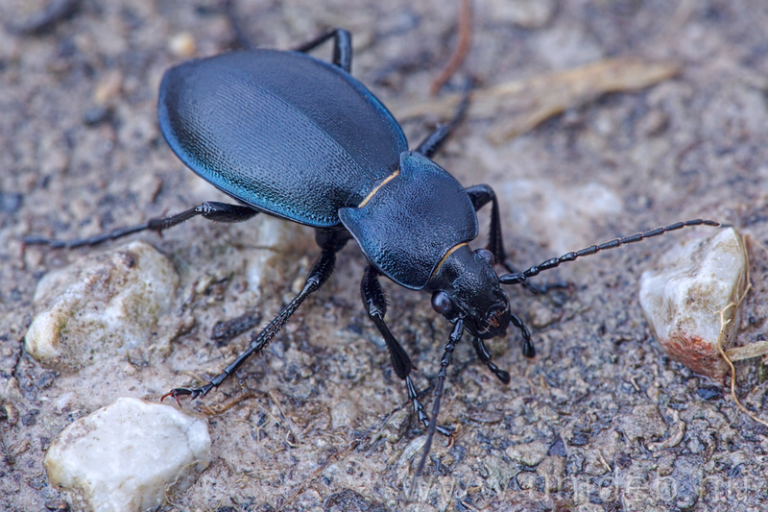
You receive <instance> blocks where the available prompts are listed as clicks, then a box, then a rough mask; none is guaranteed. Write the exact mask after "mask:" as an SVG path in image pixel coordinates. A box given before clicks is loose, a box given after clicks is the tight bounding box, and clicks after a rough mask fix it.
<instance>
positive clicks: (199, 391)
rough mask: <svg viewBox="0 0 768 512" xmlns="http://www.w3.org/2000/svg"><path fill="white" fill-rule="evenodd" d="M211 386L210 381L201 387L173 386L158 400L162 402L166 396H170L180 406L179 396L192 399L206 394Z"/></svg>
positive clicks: (212, 386)
mask: <svg viewBox="0 0 768 512" xmlns="http://www.w3.org/2000/svg"><path fill="white" fill-rule="evenodd" d="M213 388H214V385H213V384H211V383H210V382H209V383H208V384H206V385H205V386H203V387H201V388H173V389H172V390H170V391H169V392H167V393H166V394H164V395H163V396H161V397H160V401H161V402H162V401H163V400H165V399H166V397H169V396H172V397H173V399H174V400H176V403H177V404H179V407H181V401H179V397H180V396H188V397H189V399H190V400H194V399H195V398H197V397H200V396H205V395H207V394H208V392H209V391H210V390H211V389H213Z"/></svg>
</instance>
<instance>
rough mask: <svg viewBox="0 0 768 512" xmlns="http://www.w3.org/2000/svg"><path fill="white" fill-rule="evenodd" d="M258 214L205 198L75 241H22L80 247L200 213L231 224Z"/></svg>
mask: <svg viewBox="0 0 768 512" xmlns="http://www.w3.org/2000/svg"><path fill="white" fill-rule="evenodd" d="M257 213H259V212H258V210H254V209H253V208H251V207H249V206H240V205H236V204H227V203H219V202H216V201H208V202H205V203H203V204H201V205H199V206H195V207H194V208H190V209H189V210H185V211H183V212H181V213H177V214H174V215H169V216H168V217H158V218H155V219H149V220H148V221H146V222H143V223H141V224H136V225H135V226H128V227H124V228H118V229H114V230H112V231H110V232H108V233H101V234H98V235H94V236H91V237H88V238H79V239H77V240H55V239H51V238H45V237H41V236H28V237H25V238H24V243H25V244H27V245H38V244H42V245H48V246H50V247H52V248H54V249H59V248H62V247H66V248H68V249H73V248H75V247H82V246H84V245H96V244H100V243H101V242H105V241H107V240H115V239H117V238H122V237H124V236H128V235H132V234H134V233H138V232H140V231H146V230H151V231H157V232H158V233H159V232H161V231H163V230H165V229H168V228H172V227H173V226H176V225H177V224H181V223H182V222H184V221H185V220H189V219H191V218H192V217H196V216H198V215H202V216H203V217H205V218H206V219H208V220H212V221H214V222H227V223H232V222H243V221H245V220H248V219H250V218H251V217H253V216H254V215H256V214H257Z"/></svg>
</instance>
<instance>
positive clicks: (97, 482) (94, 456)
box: [45, 398, 211, 512]
mask: <svg viewBox="0 0 768 512" xmlns="http://www.w3.org/2000/svg"><path fill="white" fill-rule="evenodd" d="M210 449H211V438H210V436H209V434H208V425H207V424H206V422H205V421H204V420H201V419H198V418H194V417H192V416H189V415H187V414H184V413H183V412H181V411H180V410H178V409H176V408H174V407H171V406H168V405H161V404H158V403H148V402H144V401H143V400H138V399H135V398H120V399H119V400H118V401H117V402H115V403H114V404H112V405H110V406H108V407H104V408H102V409H99V410H98V411H96V412H94V413H92V414H90V415H89V416H86V417H85V418H81V419H79V420H77V421H76V422H74V423H73V424H71V425H69V426H68V427H67V428H66V429H64V431H63V432H61V434H59V436H58V437H57V438H56V439H55V440H54V441H53V443H52V444H51V446H50V448H49V449H48V452H47V453H46V455H45V468H46V470H47V472H48V479H49V480H50V482H51V483H52V484H54V485H60V486H62V487H64V488H66V489H73V490H75V491H76V492H77V494H78V496H77V497H78V498H80V499H83V500H85V502H87V504H88V506H89V507H90V508H91V509H93V510H94V511H97V512H100V511H121V512H123V511H137V512H138V511H141V510H146V509H148V508H153V507H157V506H158V505H161V504H162V503H163V501H164V499H165V494H166V487H168V486H169V485H173V486H174V490H183V489H185V488H187V487H189V485H191V484H192V483H193V482H194V479H195V478H196V476H197V474H198V473H199V472H201V471H202V470H203V469H205V468H206V467H208V462H209V461H210V457H211V453H210ZM75 508H76V509H81V508H83V507H75Z"/></svg>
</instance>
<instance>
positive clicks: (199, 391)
mask: <svg viewBox="0 0 768 512" xmlns="http://www.w3.org/2000/svg"><path fill="white" fill-rule="evenodd" d="M315 238H316V240H317V242H318V244H320V247H321V248H322V253H321V254H320V257H319V258H318V259H317V261H316V262H315V264H314V265H313V266H312V269H311V270H310V271H309V274H307V279H306V281H305V282H304V288H302V290H301V292H299V294H298V295H297V296H296V297H294V298H293V300H292V301H291V302H289V303H288V304H287V305H286V306H285V307H284V308H283V309H282V310H281V311H280V313H278V314H277V316H276V317H275V318H273V319H272V321H271V322H269V324H268V325H267V326H266V327H265V328H264V330H262V331H261V332H260V333H259V334H258V335H256V334H253V335H252V336H251V342H250V344H249V346H248V349H247V350H245V352H243V353H242V354H240V355H239V356H238V357H237V359H235V360H234V361H233V362H232V363H230V364H229V365H228V366H227V367H226V368H224V370H222V371H221V373H220V374H218V375H217V376H216V377H214V378H213V379H212V380H211V381H210V382H208V384H206V385H204V386H202V387H199V388H174V389H172V390H171V391H169V392H168V393H166V394H165V395H163V396H162V398H161V399H160V400H163V399H164V398H165V397H168V396H172V397H173V398H175V399H176V400H177V401H178V399H179V397H180V396H189V397H191V398H193V399H194V398H197V397H199V396H205V395H207V394H208V393H209V392H210V391H211V390H212V389H213V388H218V387H219V386H220V385H221V384H222V383H223V382H224V381H225V380H227V378H228V377H230V376H231V375H233V374H234V373H235V372H236V371H237V370H238V368H240V367H241V366H242V365H243V363H245V361H246V360H247V359H248V358H249V357H250V356H251V355H253V354H257V353H259V352H261V351H262V350H264V348H265V347H266V346H267V345H268V344H269V342H270V341H272V338H274V337H275V335H276V334H277V333H278V332H279V331H280V329H282V328H283V326H284V325H285V324H286V323H287V322H288V320H289V319H290V318H291V316H292V315H293V313H295V312H296V309H297V308H298V307H299V306H300V305H301V303H302V302H304V299H306V298H307V297H308V296H309V295H310V294H311V293H313V292H315V291H317V290H318V289H320V287H321V286H323V284H325V282H326V281H327V280H328V278H329V277H331V274H332V273H333V269H334V267H335V266H336V253H337V252H339V251H340V250H341V248H342V247H344V245H345V244H346V243H347V241H348V240H349V235H348V234H347V233H346V232H343V231H340V230H321V229H318V230H317V231H316V236H315Z"/></svg>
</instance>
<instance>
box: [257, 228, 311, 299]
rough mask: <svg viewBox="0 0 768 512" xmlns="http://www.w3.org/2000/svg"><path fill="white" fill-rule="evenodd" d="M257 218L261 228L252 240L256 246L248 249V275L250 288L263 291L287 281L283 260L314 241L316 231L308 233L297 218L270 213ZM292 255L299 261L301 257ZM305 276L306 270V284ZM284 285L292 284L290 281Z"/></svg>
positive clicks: (302, 278) (302, 283)
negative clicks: (282, 265) (286, 217)
mask: <svg viewBox="0 0 768 512" xmlns="http://www.w3.org/2000/svg"><path fill="white" fill-rule="evenodd" d="M254 222H256V223H258V226H257V229H258V231H257V232H256V237H255V239H254V240H253V242H252V249H251V250H249V252H248V260H247V262H246V279H247V280H248V289H249V290H252V291H254V292H255V293H260V292H261V290H262V289H263V288H265V287H268V286H270V285H272V284H273V283H274V284H276V283H277V282H283V283H284V280H282V279H281V273H282V272H281V271H284V269H282V268H281V265H280V264H281V263H282V262H284V261H285V260H286V254H288V253H290V252H292V251H293V250H295V249H296V248H297V247H299V246H301V245H303V244H307V245H311V244H312V243H313V242H312V235H310V234H308V233H307V232H306V230H305V228H304V227H303V226H300V225H298V224H295V223H293V222H287V221H285V220H282V219H278V218H275V217H270V216H269V215H259V216H258V217H257V218H256V219H254ZM315 247H316V246H315ZM316 253H317V254H319V250H316ZM289 259H290V260H291V261H295V260H296V259H297V258H296V256H293V257H291V258H289ZM305 277H306V276H305V275H304V273H302V275H301V277H300V279H301V286H302V287H303V285H304V279H305ZM283 286H285V289H287V288H288V285H287V284H283Z"/></svg>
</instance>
